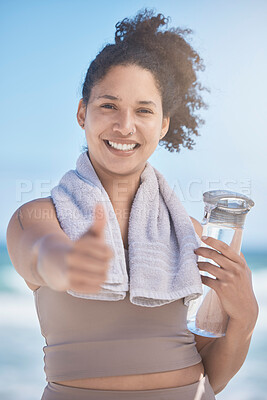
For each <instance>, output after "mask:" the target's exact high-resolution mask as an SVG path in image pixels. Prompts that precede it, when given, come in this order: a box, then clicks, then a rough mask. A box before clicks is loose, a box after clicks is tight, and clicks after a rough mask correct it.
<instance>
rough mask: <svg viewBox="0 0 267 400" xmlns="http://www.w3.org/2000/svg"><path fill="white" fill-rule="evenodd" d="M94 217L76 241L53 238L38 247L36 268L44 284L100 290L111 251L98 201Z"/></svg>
mask: <svg viewBox="0 0 267 400" xmlns="http://www.w3.org/2000/svg"><path fill="white" fill-rule="evenodd" d="M94 217H95V219H94V222H93V225H92V226H91V227H90V228H89V229H88V231H87V232H85V233H84V234H83V235H82V236H81V237H80V238H79V239H78V240H76V241H71V240H70V239H69V240H68V239H67V240H64V241H59V240H56V239H53V240H48V242H47V243H44V244H43V245H42V246H41V248H40V252H39V257H38V263H37V269H38V272H39V274H40V275H41V277H42V278H43V279H44V281H45V282H46V284H47V286H49V287H51V288H52V289H54V290H57V291H67V290H72V291H75V292H81V293H98V292H99V291H100V289H101V287H100V285H101V284H103V283H104V282H105V280H106V279H107V271H108V269H109V262H110V260H111V259H112V258H113V256H114V252H113V250H112V249H111V248H110V246H108V245H107V244H106V242H105V235H104V229H105V225H106V222H107V220H106V215H105V211H104V208H103V206H102V205H101V204H100V203H99V204H97V205H96V207H95V213H94ZM50 239H52V237H51V238H50Z"/></svg>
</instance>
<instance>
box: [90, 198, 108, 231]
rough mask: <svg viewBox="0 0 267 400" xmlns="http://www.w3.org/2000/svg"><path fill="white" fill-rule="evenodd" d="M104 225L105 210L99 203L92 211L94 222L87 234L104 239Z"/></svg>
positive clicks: (105, 219) (105, 221)
mask: <svg viewBox="0 0 267 400" xmlns="http://www.w3.org/2000/svg"><path fill="white" fill-rule="evenodd" d="M106 223H107V218H106V213H105V209H104V207H103V206H102V204H101V203H97V205H96V206H95V210H94V222H93V224H92V226H91V227H90V229H89V232H90V233H91V234H93V235H94V236H98V237H100V238H103V239H104V237H105V235H104V232H105V226H106Z"/></svg>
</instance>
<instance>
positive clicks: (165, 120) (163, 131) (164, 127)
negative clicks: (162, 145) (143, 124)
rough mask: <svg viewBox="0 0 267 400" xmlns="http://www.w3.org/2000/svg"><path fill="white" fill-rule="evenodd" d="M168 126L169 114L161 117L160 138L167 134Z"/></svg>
mask: <svg viewBox="0 0 267 400" xmlns="http://www.w3.org/2000/svg"><path fill="white" fill-rule="evenodd" d="M169 126H170V116H169V115H167V116H166V117H163V119H162V126H161V135H160V139H162V138H164V136H165V135H166V134H167V132H168V130H169Z"/></svg>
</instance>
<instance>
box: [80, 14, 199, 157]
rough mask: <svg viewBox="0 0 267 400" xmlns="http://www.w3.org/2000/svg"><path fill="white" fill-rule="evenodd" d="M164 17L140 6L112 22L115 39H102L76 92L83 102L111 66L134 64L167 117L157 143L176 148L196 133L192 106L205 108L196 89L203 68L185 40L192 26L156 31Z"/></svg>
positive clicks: (165, 20)
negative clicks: (147, 77)
mask: <svg viewBox="0 0 267 400" xmlns="http://www.w3.org/2000/svg"><path fill="white" fill-rule="evenodd" d="M169 19H170V17H168V18H166V17H164V15H162V14H157V15H155V11H154V9H147V8H145V9H142V10H139V11H138V13H137V15H136V16H135V17H134V18H133V19H132V20H130V19H128V18H125V19H123V20H122V21H121V22H118V23H117V24H116V25H115V27H116V32H115V44H107V45H106V46H105V47H104V48H103V49H102V50H101V51H100V52H99V54H98V55H97V56H96V58H95V59H94V60H93V61H92V62H91V64H90V66H89V68H88V70H87V73H86V77H85V80H84V84H83V89H82V97H83V102H84V104H85V106H87V104H88V101H89V98H90V93H91V90H92V88H93V87H94V85H95V84H96V83H97V82H99V81H100V80H101V79H102V78H103V77H104V76H105V75H106V74H107V72H108V71H109V69H110V68H111V67H112V66H116V65H131V64H134V65H137V66H140V67H142V68H144V69H146V70H148V71H150V72H151V73H152V74H153V76H154V78H155V81H156V85H157V87H158V89H159V91H160V93H161V97H162V107H163V115H164V116H170V126H169V130H168V132H167V134H166V135H165V136H164V138H163V139H161V141H160V142H159V144H160V145H164V146H165V148H166V149H167V150H169V151H170V152H173V151H174V150H176V151H177V152H179V151H180V145H181V144H182V145H183V147H187V148H188V149H192V148H193V145H195V142H194V140H193V139H192V137H191V136H192V135H196V136H199V132H198V130H199V127H200V125H202V124H203V123H204V120H203V119H201V118H200V117H199V116H198V115H196V114H195V111H196V110H200V109H201V108H207V105H206V103H205V102H204V101H203V99H202V97H201V96H200V93H199V92H200V91H201V90H207V89H206V88H204V87H202V85H201V84H200V83H199V82H198V80H197V76H196V71H198V70H202V71H203V70H204V65H203V61H202V59H201V58H200V56H199V55H198V53H197V52H196V51H195V50H194V49H193V48H192V47H191V45H190V44H189V43H188V42H187V41H186V40H185V37H186V35H188V34H191V33H192V30H191V29H180V28H171V29H169V30H164V31H163V30H162V29H161V30H160V27H163V26H165V25H166V26H167V25H168V22H169ZM86 149H87V150H88V147H86Z"/></svg>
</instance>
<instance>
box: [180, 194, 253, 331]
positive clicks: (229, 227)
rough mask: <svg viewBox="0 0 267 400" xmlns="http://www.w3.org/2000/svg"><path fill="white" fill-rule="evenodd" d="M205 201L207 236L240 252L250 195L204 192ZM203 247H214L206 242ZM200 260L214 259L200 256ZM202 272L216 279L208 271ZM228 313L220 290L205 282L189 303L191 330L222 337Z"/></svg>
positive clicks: (249, 207)
mask: <svg viewBox="0 0 267 400" xmlns="http://www.w3.org/2000/svg"><path fill="white" fill-rule="evenodd" d="M203 200H204V203H205V209H204V218H203V220H202V226H203V233H202V235H203V236H211V237H213V238H215V239H219V240H222V241H223V242H225V243H227V244H228V245H229V246H230V247H231V248H232V249H233V250H234V251H235V252H236V253H237V254H240V249H241V243H242V235H243V229H244V223H245V218H246V215H247V213H248V212H249V210H250V209H251V208H252V207H253V206H254V202H253V201H252V200H251V199H250V198H249V197H247V196H245V195H243V194H240V193H236V192H232V191H230V190H211V191H209V192H205V193H204V194H203ZM201 247H210V246H208V245H206V244H205V243H203V242H202V244H201ZM198 261H207V262H209V263H212V264H214V265H216V266H217V267H218V268H220V266H219V265H218V264H216V263H215V262H214V261H213V260H211V259H207V258H204V257H201V256H199V258H198ZM201 274H203V275H206V276H209V277H211V278H215V277H214V276H213V275H210V274H209V273H207V272H205V271H201ZM227 324H228V315H227V314H226V312H225V311H224V309H223V307H222V304H221V302H220V299H219V297H218V296H217V294H216V292H215V291H214V290H213V289H211V288H209V287H208V286H206V285H203V295H202V296H200V297H199V298H198V299H197V300H193V301H191V302H190V304H189V309H188V315H187V326H188V329H189V330H190V331H191V332H193V333H195V334H197V335H200V336H207V337H221V336H224V335H225V332H226V328H227Z"/></svg>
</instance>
